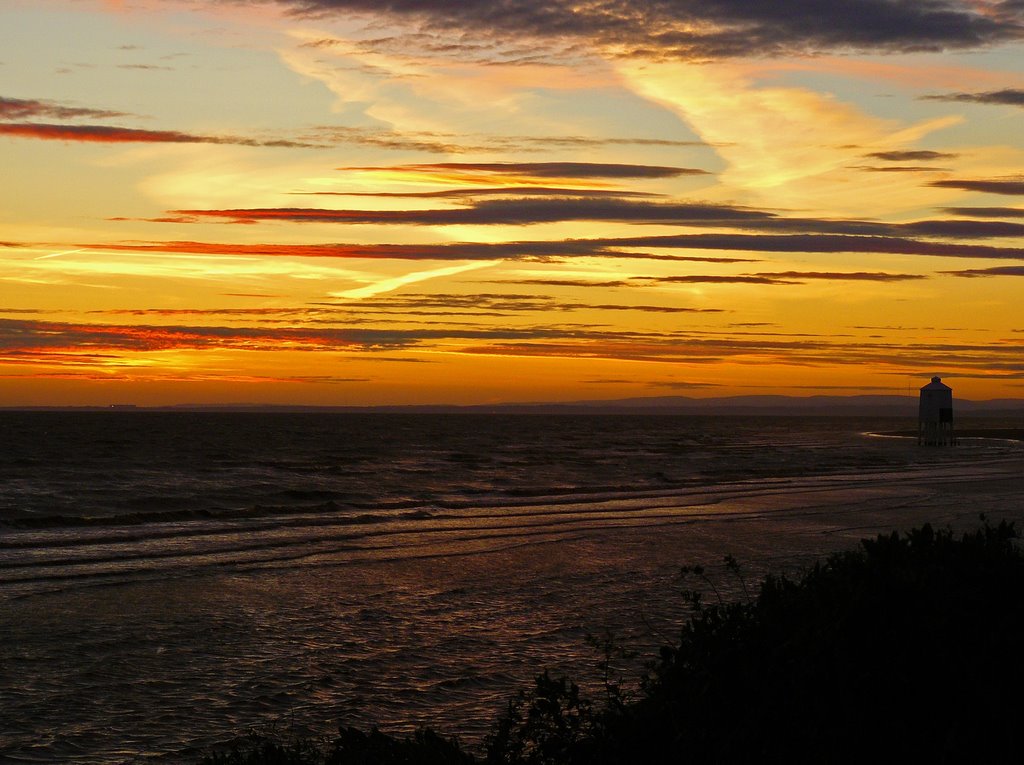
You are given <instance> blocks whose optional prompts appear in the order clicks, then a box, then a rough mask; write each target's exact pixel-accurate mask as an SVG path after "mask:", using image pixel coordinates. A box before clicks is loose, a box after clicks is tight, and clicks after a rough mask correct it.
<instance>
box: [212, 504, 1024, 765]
mask: <svg viewBox="0 0 1024 765" xmlns="http://www.w3.org/2000/svg"><path fill="white" fill-rule="evenodd" d="M729 564H730V567H732V568H735V567H734V565H733V564H732V562H731V560H730V561H729ZM684 573H687V574H688V575H690V577H691V580H692V578H693V577H694V576H695V577H697V578H698V579H702V580H703V581H704V582H705V583H707V585H709V587H710V586H711V581H710V579H708V578H707V577H706V575H705V572H704V571H703V570H702V569H700V568H699V567H697V568H687V569H684ZM708 592H709V593H710V595H709V596H706V597H705V596H702V594H701V592H700V591H697V590H688V591H687V592H686V593H685V594H684V597H686V598H687V599H688V600H689V601H690V603H691V604H692V605H693V607H694V615H693V617H692V619H691V620H690V621H689V622H688V623H687V624H686V625H685V626H684V627H683V628H682V631H681V635H680V636H679V639H678V642H677V643H675V644H674V645H671V646H666V647H664V648H662V649H661V653H660V656H659V657H657V659H655V660H654V661H653V662H652V663H651V664H650V667H649V670H648V673H647V675H646V676H645V678H644V679H643V681H642V682H641V684H640V686H639V689H638V690H637V691H636V692H635V693H633V694H627V693H625V692H624V691H623V690H622V687H621V686H620V685H619V684H618V683H616V682H615V681H614V680H613V679H612V678H613V676H612V675H609V676H608V677H609V678H610V679H609V680H608V682H607V683H606V688H605V692H604V693H603V694H602V698H601V699H600V701H599V702H598V701H588V700H586V699H584V698H582V697H581V695H580V691H579V689H578V688H577V686H576V685H574V684H573V683H572V682H571V681H570V680H568V679H566V678H553V677H550V676H548V675H547V674H544V675H541V676H540V677H538V678H537V680H536V683H535V686H534V687H533V688H532V689H531V690H529V691H524V692H521V693H520V694H519V695H518V696H517V697H516V698H515V699H513V700H512V701H511V702H510V704H509V707H508V709H507V710H506V712H505V713H504V714H503V715H502V716H501V717H500V718H499V719H498V720H497V721H496V722H495V724H494V727H493V730H492V733H491V735H490V737H489V738H488V740H487V742H486V744H485V746H486V752H485V753H484V754H481V755H476V756H473V755H471V754H469V753H467V752H466V751H464V750H463V749H462V748H461V747H460V745H459V744H458V742H456V741H455V740H454V739H448V738H445V737H443V736H441V735H439V734H437V733H435V732H433V731H431V730H422V731H419V732H418V733H417V734H416V735H415V736H413V737H411V738H395V737H392V736H389V735H386V734H383V733H380V732H378V731H372V732H370V733H364V732H361V731H358V730H355V729H352V728H345V729H342V730H341V731H340V732H339V735H338V736H337V737H336V738H334V739H331V740H329V741H323V742H313V741H309V740H295V741H288V740H282V739H279V738H274V737H266V736H264V737H259V736H254V737H252V738H251V739H250V740H249V741H248V742H246V743H245V744H244V745H240V746H239V747H237V748H235V749H234V750H233V751H230V752H223V753H217V754H213V755H210V756H208V757H207V758H206V759H205V760H203V763H204V765H370V764H371V763H372V764H373V765H399V763H401V764H402V765H418V764H421V763H422V764H425V765H468V764H469V763H487V764H488V765H492V764H493V765H498V764H500V765H513V764H517V763H523V764H527V763H528V764H529V765H560V764H562V763H565V764H567V765H568V764H572V765H611V764H613V763H615V764H619V763H638V764H639V763H645V764H646V763H670V762H671V763H680V762H689V763H743V762H758V763H769V762H791V763H792V762H799V763H811V762H814V763H845V762H851V763H852V762H859V763H862V762H872V761H874V762H911V763H915V762H930V763H941V762H947V763H964V762H1020V761H1021V760H1022V758H1024V742H1022V739H1021V730H1022V727H1021V726H1022V725H1024V717H1022V714H1024V701H1022V694H1024V682H1022V681H1024V555H1022V553H1021V550H1020V546H1019V541H1018V534H1017V532H1016V530H1015V529H1014V527H1013V525H1012V524H1006V523H1001V524H1000V525H998V526H991V525H989V524H987V523H986V524H985V525H984V526H983V527H982V528H981V529H979V530H978V531H975V532H971V533H968V534H965V535H963V536H962V537H956V536H955V535H954V534H953V533H952V532H950V531H946V530H942V531H936V530H934V529H932V528H931V527H930V526H927V525H926V526H924V527H923V528H920V529H915V530H913V531H911V532H909V533H907V534H905V535H902V536H900V535H897V534H895V533H894V534H892V535H891V536H879V537H878V538H876V539H873V540H864V541H863V542H862V543H861V545H860V547H859V548H858V549H856V550H852V551H849V552H843V553H837V554H834V555H832V556H830V557H829V558H828V559H827V560H825V561H824V562H822V563H820V564H818V565H816V566H815V567H814V568H812V569H811V570H809V571H807V572H806V573H804V574H803V575H802V576H801V577H800V578H798V579H790V578H786V577H776V576H769V577H767V578H766V579H765V580H764V581H763V582H761V584H760V587H759V589H758V591H757V592H756V593H751V597H750V598H749V599H747V600H745V601H742V602H737V603H724V602H719V601H718V600H717V598H716V597H715V595H714V589H713V587H710V589H709V590H708ZM609 656H610V654H609ZM606 661H607V656H606ZM605 666H607V664H605Z"/></svg>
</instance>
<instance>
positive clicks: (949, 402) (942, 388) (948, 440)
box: [917, 377, 956, 446]
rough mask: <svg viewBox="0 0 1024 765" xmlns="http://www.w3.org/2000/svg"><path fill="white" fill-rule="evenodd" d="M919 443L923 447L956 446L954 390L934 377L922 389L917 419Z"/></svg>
mask: <svg viewBox="0 0 1024 765" xmlns="http://www.w3.org/2000/svg"><path fill="white" fill-rule="evenodd" d="M917 443H918V444H920V445H923V446H956V434H955V433H954V432H953V389H952V388H950V387H949V386H948V385H945V384H943V382H942V379H941V378H939V377H933V378H932V381H931V382H930V383H928V384H927V385H925V386H924V387H923V388H921V406H920V409H919V414H918V419H917Z"/></svg>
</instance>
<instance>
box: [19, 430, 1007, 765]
mask: <svg viewBox="0 0 1024 765" xmlns="http://www.w3.org/2000/svg"><path fill="white" fill-rule="evenodd" d="M907 425H908V422H907V421H898V420H896V421H894V420H878V419H858V418H836V419H831V418H759V419H758V418H754V419H749V418H747V419H745V418H736V417H715V418H705V417H692V416H679V417H672V416H555V417H552V416H528V415H514V416H500V415H455V416H450V415H449V416H443V415H399V414H395V415H380V414H372V415H370V414H367V415H353V414H337V415H330V414H284V413H275V414H242V413H231V414H225V413H201V414H193V413H184V412H179V413H156V412H91V413H90V412H75V413H51V412H45V413H44V412H27V413H17V412H7V413H3V412H0V434H2V438H3V449H2V450H0V761H3V762H51V763H57V762H78V763H122V762H189V761H190V760H193V759H194V758H195V756H196V754H197V752H199V751H200V750H201V749H202V748H204V747H208V746H211V745H214V744H218V743H224V742H226V741H230V740H231V738H232V736H233V735H234V734H236V733H237V732H243V731H244V730H245V729H246V728H248V727H250V726H260V725H267V724H271V723H276V724H278V725H290V724H297V725H299V726H302V727H304V728H305V729H307V730H310V731H329V730H331V728H332V726H333V725H335V724H337V723H338V722H344V723H350V724H359V725H364V726H366V725H370V724H379V725H381V726H382V727H384V728H385V729H388V730H392V731H408V730H411V729H413V728H415V727H416V726H417V725H423V724H430V725H433V726H435V727H438V728H440V729H442V730H444V731H447V732H450V733H455V734H458V735H459V736H461V737H462V738H463V739H465V740H467V741H469V742H470V743H471V744H472V743H473V742H478V741H479V740H480V739H481V737H482V736H483V735H484V734H485V733H486V731H487V729H488V726H489V724H490V721H491V720H492V719H493V716H494V714H495V712H496V711H497V710H500V709H501V708H502V706H503V705H504V703H505V700H506V699H507V698H508V696H509V694H510V693H512V692H513V691H514V690H515V689H517V688H519V687H521V686H522V685H523V684H524V683H525V682H528V681H529V679H530V678H531V677H532V676H533V675H535V674H536V673H537V672H539V671H541V670H542V669H544V668H551V669H555V670H566V671H570V672H571V673H572V674H573V675H574V676H576V677H577V678H579V679H581V680H583V681H584V683H587V682H593V681H596V677H597V674H596V670H595V667H594V665H595V663H596V661H597V659H598V658H599V657H598V656H597V655H596V653H595V651H594V650H592V649H591V648H589V647H588V645H587V641H586V636H587V635H588V634H600V633H602V632H603V631H605V630H608V631H611V632H613V633H614V634H616V635H617V636H618V638H619V639H620V640H622V641H623V642H626V643H629V644H630V645H633V646H635V647H638V648H642V649H652V648H653V646H656V645H657V644H660V643H662V642H665V641H666V640H669V639H671V635H672V633H673V631H674V630H675V629H676V628H677V626H678V624H679V623H680V620H681V619H683V618H684V617H685V614H684V613H683V610H682V605H681V602H680V600H679V598H678V596H677V593H678V590H679V582H678V579H677V576H676V573H677V571H678V567H679V565H680V564H682V563H689V562H695V561H697V560H700V561H702V562H703V561H719V560H721V557H722V555H724V554H725V553H731V554H734V555H736V556H737V557H739V558H740V559H741V560H744V561H747V562H748V565H749V567H750V570H751V572H752V576H753V575H755V574H757V573H760V572H763V571H764V570H765V569H766V568H771V567H782V568H785V567H787V566H790V567H792V566H794V565H798V564H800V563H805V562H807V561H809V560H811V559H813V558H814V556H816V555H819V554H821V553H822V552H824V551H827V550H829V549H836V548H837V547H844V546H849V545H850V544H851V543H852V540H855V539H857V538H859V537H860V536H863V535H864V534H865V533H870V531H871V530H873V529H879V528H888V527H895V526H899V525H901V524H902V525H908V524H910V523H914V522H917V521H918V520H919V519H921V518H927V519H929V520H934V521H936V522H954V521H958V520H962V519H965V518H968V517H970V518H973V517H974V516H975V515H976V513H977V511H978V510H984V509H988V510H989V511H990V512H994V511H997V510H1000V509H1005V508H1006V507H1007V506H1008V505H1009V504H1012V503H1013V502H1016V505H1015V507H1016V511H1019V510H1020V501H1019V499H1020V487H1019V477H1020V469H1021V460H1022V455H1024V453H1022V449H1021V446H1020V444H1013V443H1009V442H976V443H971V444H965V446H964V447H963V448H958V449H956V450H928V449H924V450H923V449H920V448H918V447H917V446H916V445H915V444H913V443H910V442H907V441H905V440H899V439H885V438H872V437H869V436H866V435H864V434H865V433H866V432H869V431H878V430H889V429H897V428H901V427H903V428H905V427H907ZM979 487H980V488H979ZM982 489H984V490H983V491H982ZM964 496H970V497H971V499H970V501H969V502H964V501H962V497H964ZM728 586H729V585H728V584H727V589H728ZM733 586H735V585H733ZM632 671H633V670H630V672H632Z"/></svg>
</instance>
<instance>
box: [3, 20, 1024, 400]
mask: <svg viewBox="0 0 1024 765" xmlns="http://www.w3.org/2000/svg"><path fill="white" fill-rule="evenodd" d="M1022 71H1024V2H1022V0H931V1H929V2H924V0H780V1H779V2H763V1H762V0H663V1H661V2H654V1H653V0H651V1H649V2H627V1H626V0H601V1H600V2H598V0H582V1H581V2H573V3H568V2H560V1H558V0H503V1H502V2H479V1H476V0H466V1H464V2H453V1H451V0H449V1H448V2H442V1H441V0H396V1H395V2H369V1H367V0H278V1H277V2H273V1H271V0H263V1H260V0H234V1H232V0H221V1H220V2H214V1H213V0H205V1H203V2H199V1H194V2H189V1H186V0H121V1H120V2H117V1H115V0H107V1H106V2H101V1H100V0H0V178H2V181H3V182H2V185H0V406H10V405H79V404H90V405H92V404H98V405H106V404H111V403H133V404H139V405H157V404H175V403H217V402H225V403H226V402H246V403H249V402H253V403H277V404H285V403H288V404H338V405H352V404H356V405H363V404H405V403H466V404H479V403H488V402H510V401H559V400H581V399H609V398H621V397H631V396H663V395H688V396H726V395H738V394H761V393H785V394H790V395H801V396H807V395H814V394H861V393H882V394H897V393H898V394H905V393H907V392H908V391H911V390H914V391H916V389H917V388H918V387H920V386H921V385H922V384H924V383H925V382H927V380H928V378H929V377H930V376H931V375H932V374H941V375H942V376H943V379H944V381H946V382H948V383H949V384H950V385H952V386H953V388H954V390H955V391H956V394H957V395H958V396H963V397H966V398H974V399H989V398H1001V397H1024V74H1022Z"/></svg>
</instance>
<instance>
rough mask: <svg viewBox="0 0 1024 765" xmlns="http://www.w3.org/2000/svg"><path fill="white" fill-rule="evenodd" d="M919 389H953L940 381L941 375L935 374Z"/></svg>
mask: <svg viewBox="0 0 1024 765" xmlns="http://www.w3.org/2000/svg"><path fill="white" fill-rule="evenodd" d="M921 390H953V389H952V388H950V387H949V386H948V385H946V384H945V383H944V382H942V378H941V377H939V376H938V375H936V376H935V377H933V378H932V381H931V382H930V383H928V384H927V385H925V386H923V387H922V388H921Z"/></svg>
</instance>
